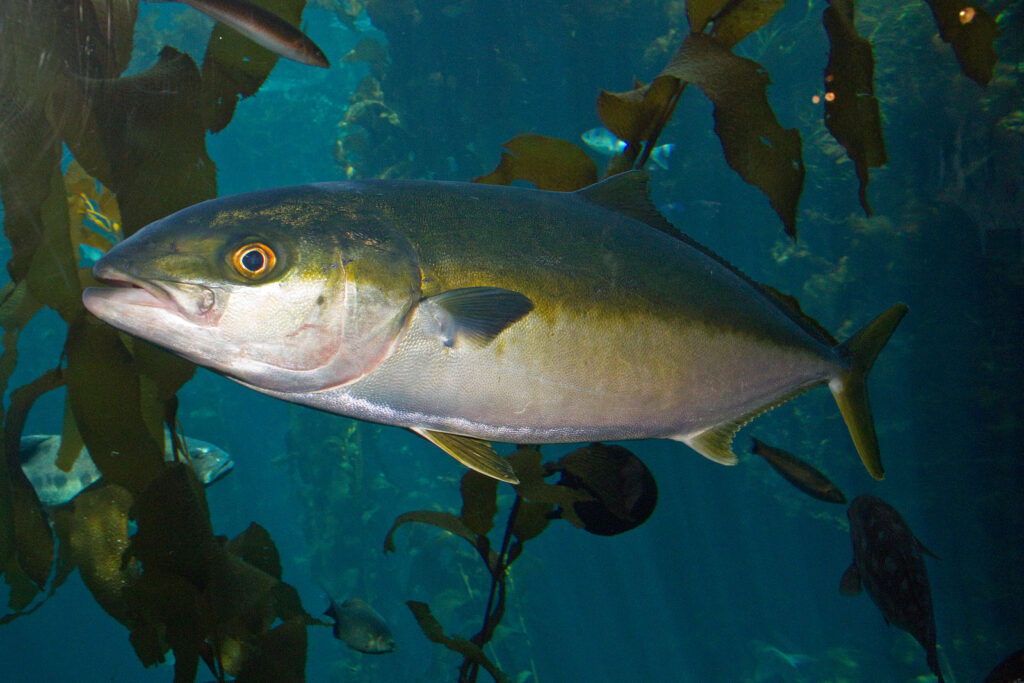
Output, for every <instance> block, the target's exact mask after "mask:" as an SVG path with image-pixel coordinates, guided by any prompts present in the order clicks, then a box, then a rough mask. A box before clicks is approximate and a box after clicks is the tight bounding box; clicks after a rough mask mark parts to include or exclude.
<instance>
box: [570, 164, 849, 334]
mask: <svg viewBox="0 0 1024 683" xmlns="http://www.w3.org/2000/svg"><path fill="white" fill-rule="evenodd" d="M649 185H650V176H649V175H648V173H647V172H646V171H639V170H637V171H626V172H625V173H619V174H617V175H613V176H611V177H610V178H606V179H604V180H602V181H601V182H598V183H594V184H593V185H589V186H587V187H584V188H583V189H582V190H577V191H576V194H577V195H578V196H579V197H580V198H582V199H584V200H586V201H588V202H590V203H591V204H597V205H598V206H601V207H604V208H606V209H608V210H610V211H614V212H616V213H621V214H623V215H626V216H629V217H630V218H632V219H634V220H638V221H640V222H641V223H646V224H647V225H649V226H651V227H652V228H655V229H657V230H660V231H661V232H664V233H666V234H668V235H671V236H672V237H675V238H676V239H678V240H680V241H682V242H685V243H686V244H688V245H689V246H691V247H693V248H694V249H696V250H697V251H699V252H701V253H702V254H704V255H705V256H707V257H708V258H710V259H713V260H714V261H716V262H717V263H719V264H721V265H722V266H723V267H724V268H726V269H728V270H729V271H731V272H732V273H733V274H735V275H736V276H737V277H739V278H740V279H742V280H744V281H745V282H746V283H747V284H749V285H750V286H751V287H753V288H755V289H757V290H758V291H759V292H761V293H762V294H764V295H766V296H767V297H768V300H769V301H771V302H772V304H774V305H775V307H776V308H778V309H779V310H780V311H782V313H783V314H785V315H786V316H787V317H788V318H790V319H791V320H792V321H793V322H794V323H796V324H797V325H799V326H800V327H802V328H803V329H804V330H805V331H806V332H807V333H808V334H810V335H811V336H813V337H814V338H816V339H818V340H819V341H821V342H822V343H824V344H828V345H829V346H835V344H836V340H835V337H833V336H832V335H831V334H830V333H829V332H828V330H826V329H825V328H824V327H823V326H822V325H821V323H819V322H818V321H817V320H815V319H814V318H812V317H811V316H810V315H808V314H807V313H805V312H804V311H803V309H802V308H801V307H800V303H799V302H798V301H797V300H796V298H795V297H793V296H792V295H788V294H783V293H782V292H780V291H779V290H777V289H775V288H773V287H769V286H767V285H763V284H761V283H760V282H757V281H756V280H754V279H752V278H751V277H749V276H748V275H747V274H746V273H744V272H743V271H741V270H740V269H739V268H737V267H736V266H734V265H733V264H731V263H729V262H728V261H726V260H725V259H724V258H722V257H721V256H719V255H718V254H716V253H715V252H713V251H711V250H710V249H708V248H707V247H705V246H704V245H703V244H701V243H699V242H697V241H696V240H694V239H693V238H692V237H690V236H689V235H687V234H686V233H684V232H682V231H681V230H679V228H677V227H675V226H674V225H672V223H671V222H670V221H669V220H668V219H667V218H665V217H664V216H663V215H662V214H661V212H660V211H659V210H658V207H656V206H655V205H654V203H653V202H652V201H651V199H650V188H649Z"/></svg>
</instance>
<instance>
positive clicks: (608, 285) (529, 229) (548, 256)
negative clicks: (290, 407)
mask: <svg viewBox="0 0 1024 683" xmlns="http://www.w3.org/2000/svg"><path fill="white" fill-rule="evenodd" d="M666 231H670V232H675V233H676V234H677V235H678V232H677V231H675V228H673V227H672V226H671V225H670V224H669V223H668V221H666V220H665V219H664V218H663V217H662V216H661V214H659V213H658V212H657V209H655V208H654V206H653V205H652V204H651V203H650V200H649V199H648V197H647V176H646V174H644V173H642V172H631V173H626V174H622V175H619V176H615V177H612V178H610V179H608V180H605V181H603V182H601V183H598V184H596V185H592V186H590V187H588V188H585V189H583V190H580V191H578V192H574V193H561V192H543V191H539V190H531V189H526V188H518V187H502V186H491V185H479V184H472V183H450V182H433V181H386V180H385V181H374V180H368V181H349V182H338V183H320V184H313V185H303V186H298V187H289V188H278V189H273V190H266V191H262V192H254V193H250V194H243V195H236V196H232V197H224V198H220V199H214V200H211V201H207V202H204V203H202V204H197V205H195V206H192V207H189V208H187V209H184V210H182V211H180V212H178V213H176V214H173V215H171V216H168V217H167V218H164V219H162V220H160V221H157V222H155V223H153V224H151V225H149V226H147V227H146V228H144V229H142V230H140V231H139V232H138V233H137V234H135V235H133V236H132V237H131V238H129V239H127V240H125V241H124V242H122V243H120V244H118V245H117V246H116V247H114V248H113V249H111V251H110V252H109V253H107V254H106V255H105V256H104V257H103V258H102V259H100V261H99V262H98V263H97V264H96V265H95V266H94V268H93V273H94V275H95V276H96V278H97V279H99V280H101V281H103V282H105V283H107V284H110V285H114V286H113V287H106V288H98V287H91V288H88V289H87V290H86V291H85V292H84V294H83V298H84V301H85V306H86V308H88V309H89V310H90V311H91V312H92V313H93V314H95V315H96V316H97V317H99V318H100V319H102V320H104V321H106V322H108V323H110V324H111V325H113V326H115V327H117V328H119V329H121V330H124V331H126V332H129V333H130V334H133V335H136V336H139V337H142V338H144V339H147V340H149V341H151V342H154V343H156V344H158V345H160V346H163V347H165V348H168V349H170V350H172V351H174V352H176V353H178V354H179V355H181V356H183V357H185V358H187V359H189V360H191V361H193V362H196V363H199V364H200V365H204V366H207V367H209V368H212V369H214V370H216V371H218V372H220V373H222V374H224V375H227V376H228V377H230V378H232V379H234V380H236V381H238V382H241V383H242V384H245V385H247V386H250V387H252V388H254V389H257V390H259V391H262V392H264V393H267V394H270V395H271V396H276V397H278V398H282V399H285V400H287V401H292V402H295V403H300V404H304V405H308V406H313V407H315V408H320V409H322V410H326V411H329V412H333V413H339V414H342V415H348V416H350V417H355V418H359V419H363V420H371V421H374V422H380V423H384V424H390V425H399V426H402V427H408V428H410V429H412V430H413V431H415V432H417V433H419V434H421V435H422V436H424V437H426V438H427V439H429V440H430V441H432V442H433V443H435V444H437V445H438V446H440V447H441V448H442V449H444V450H445V451H447V452H448V453H449V454H451V455H453V456H454V457H456V458H457V459H459V460H460V461H462V462H463V463H465V464H467V465H468V466H470V467H473V468H474V469H477V470H478V471H480V472H483V473H485V474H488V475H490V476H494V477H497V478H499V479H503V480H506V481H511V482H515V481H516V479H515V475H514V473H513V472H512V471H511V468H510V467H509V465H508V464H507V463H506V462H505V461H504V460H503V459H502V458H500V457H498V456H496V455H495V453H494V451H493V449H492V448H491V447H490V444H489V443H488V441H504V442H511V443H531V444H540V443H557V442H561V443H572V442H590V441H615V440H623V439H645V438H650V437H660V438H669V439H675V440H677V441H682V442H684V443H686V444H688V445H689V446H691V447H692V448H694V449H695V450H697V451H698V452H699V453H701V454H702V455H705V456H707V457H709V458H711V459H713V460H715V461H718V462H721V463H725V464H734V463H735V462H736V456H735V455H734V454H733V452H732V450H731V441H732V437H733V435H734V434H735V432H736V431H737V429H739V427H740V426H742V425H743V424H744V423H746V422H747V421H749V420H751V419H753V418H754V417H756V416H757V415H759V414H761V413H763V412H765V411H767V410H769V409H770V408H773V407H775V406H777V405H779V404H780V403H782V402H784V401H786V400H787V399H789V398H792V397H793V396H795V395H797V394H799V393H801V392H802V391H804V390H806V389H808V388H810V387H813V386H816V385H819V384H824V383H827V384H828V385H829V387H830V388H831V390H832V393H833V394H834V395H835V397H836V400H837V401H838V403H839V407H840V409H841V411H842V413H843V416H844V418H845V419H846V423H847V425H848V427H849V429H850V432H851V435H852V436H853V440H854V442H855V444H856V447H857V450H858V451H859V452H860V456H861V458H862V460H863V461H864V464H865V465H866V466H867V468H868V471H869V472H870V473H871V474H872V475H874V476H875V477H879V478H880V477H881V476H882V472H883V470H882V465H881V460H880V458H879V454H878V443H877V438H876V436H875V431H874V427H873V425H872V420H871V414H870V408H869V406H868V399H867V391H866V387H865V380H866V375H867V372H868V370H869V368H870V367H871V364H872V362H873V361H874V358H875V355H876V354H877V353H878V352H879V351H880V350H881V348H882V346H883V345H884V344H885V342H886V340H887V339H888V337H889V335H890V334H891V333H892V331H893V329H895V327H896V325H897V323H898V322H899V320H900V318H901V317H902V316H903V314H904V313H905V311H906V307H905V306H903V305H902V304H899V305H896V306H893V307H892V308H890V309H889V310H888V311H886V312H885V313H883V314H882V315H881V316H879V317H878V318H877V319H876V320H875V321H874V322H872V323H870V324H869V325H868V326H867V327H866V328H865V329H863V330H861V331H860V332H858V333H857V334H856V335H854V336H853V337H852V338H851V339H849V340H847V341H846V342H845V343H843V344H838V345H836V344H835V343H834V341H833V340H832V339H831V338H830V337H829V336H828V335H827V334H826V333H824V332H823V331H821V330H820V329H819V328H817V327H816V326H815V325H814V324H812V323H811V322H809V321H808V320H807V319H805V318H803V317H802V316H801V315H800V314H799V313H798V312H797V311H796V310H794V309H792V308H791V307H789V306H787V305H786V304H785V303H783V302H782V301H781V300H780V299H779V298H778V297H776V296H774V295H773V294H771V293H770V292H769V291H768V290H767V289H766V288H763V287H761V286H759V285H757V284H755V283H754V282H752V281H751V280H749V279H747V278H746V277H744V276H743V275H742V274H740V273H739V272H738V271H736V270H735V269H734V268H732V267H730V266H729V265H727V264H726V263H725V262H723V261H722V260H721V259H719V258H718V257H716V256H714V255H712V254H711V253H710V252H708V251H707V250H706V249H705V248H703V247H701V246H699V245H697V244H696V243H694V242H692V241H691V240H689V239H688V238H685V237H683V238H682V239H680V238H678V237H673V236H672V235H670V234H667V233H666Z"/></svg>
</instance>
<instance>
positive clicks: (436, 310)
mask: <svg viewBox="0 0 1024 683" xmlns="http://www.w3.org/2000/svg"><path fill="white" fill-rule="evenodd" d="M420 307H421V308H423V309H424V310H425V312H426V313H428V314H429V315H430V316H431V318H432V320H433V322H434V323H435V325H436V330H435V331H436V333H437V335H438V337H439V338H440V339H441V343H443V344H444V345H445V346H448V347H451V346H454V345H455V343H456V342H458V341H463V340H464V341H466V342H468V343H469V344H471V345H473V346H475V347H483V346H486V345H487V344H489V343H490V342H491V341H493V340H494V338H495V337H497V336H498V335H499V334H501V332H502V331H503V330H505V328H507V327H508V326H509V325H512V324H513V323H515V322H516V321H517V320H519V319H520V318H522V317H523V316H525V315H526V314H527V313H529V312H530V311H532V310H533V302H532V301H531V300H530V299H529V297H527V296H526V295H525V294H521V293H519V292H516V291H513V290H511V289H502V288H501V287H463V288H461V289H452V290H449V291H447V292H442V293H441V294H437V295H435V296H432V297H429V298H427V299H424V300H423V302H422V303H421V304H420Z"/></svg>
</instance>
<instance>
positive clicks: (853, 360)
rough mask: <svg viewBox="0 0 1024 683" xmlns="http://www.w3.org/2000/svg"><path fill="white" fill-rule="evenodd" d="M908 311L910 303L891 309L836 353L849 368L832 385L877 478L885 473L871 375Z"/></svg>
mask: <svg viewBox="0 0 1024 683" xmlns="http://www.w3.org/2000/svg"><path fill="white" fill-rule="evenodd" d="M907 310H908V309H907V305H906V304H902V303H900V304H895V305H894V306H891V307H890V308H889V309H887V310H886V311H885V312H884V313H882V314H881V315H879V316H878V317H877V318H875V319H874V320H872V321H871V322H870V323H868V324H867V325H865V326H864V327H863V328H862V329H861V330H860V331H859V332H857V333H856V334H855V335H853V336H852V337H850V338H849V339H847V340H846V341H845V342H843V343H842V344H840V345H839V346H837V347H836V353H837V354H838V355H839V357H840V358H841V359H842V360H843V361H844V362H846V364H847V365H848V367H849V369H848V370H847V371H846V372H844V373H843V374H841V375H839V376H837V377H834V378H833V379H832V380H831V381H830V382H829V385H828V387H829V389H831V390H832V395H833V396H834V397H835V399H836V403H837V404H838V405H839V412H840V413H842V415H843V420H844V421H845V422H846V428H847V429H849V430H850V436H851V437H852V438H853V444H854V446H856V447H857V453H858V454H859V455H860V459H861V461H862V462H863V463H864V467H866V468H867V470H868V472H869V473H870V474H871V476H872V477H874V478H875V479H882V478H883V476H884V475H885V470H884V468H883V467H882V458H881V456H880V455H879V452H878V436H877V435H876V434H875V425H874V421H873V420H872V419H871V404H870V403H869V402H868V388H867V378H868V372H869V371H870V370H871V366H872V365H874V363H875V358H876V357H877V356H878V353H879V352H880V351H881V350H882V347H884V346H885V344H886V342H888V341H889V337H890V336H891V335H892V333H893V331H894V330H895V329H896V326H897V325H899V323H900V320H902V319H903V316H904V315H906V313H907Z"/></svg>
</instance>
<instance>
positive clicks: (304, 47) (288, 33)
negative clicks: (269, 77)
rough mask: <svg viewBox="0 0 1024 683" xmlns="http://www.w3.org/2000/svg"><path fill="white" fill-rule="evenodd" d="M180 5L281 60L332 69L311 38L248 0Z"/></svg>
mask: <svg viewBox="0 0 1024 683" xmlns="http://www.w3.org/2000/svg"><path fill="white" fill-rule="evenodd" d="M158 1H159V0H158ZM178 1H179V2H181V3H183V4H186V5H188V6H189V7H191V8H193V9H196V10H198V11H200V12H202V13H203V14H205V15H206V16H208V17H210V18H211V19H214V20H216V21H219V22H220V23H222V24H224V25H225V26H227V27H229V28H232V29H234V30H235V31H238V32H239V33H241V34H242V35H243V36H245V37H246V38H248V39H249V40H251V41H253V42H254V43H256V44H258V45H262V46H263V47H265V48H267V49H268V50H270V51H271V52H273V53H274V54H277V55H280V56H281V57H285V58H287V59H291V60H293V61H296V62H299V63H300V64H308V65H309V66H319V67H323V68H324V69H326V68H328V67H329V66H330V65H331V63H330V62H329V61H328V60H327V57H326V55H324V53H323V50H321V49H320V48H319V47H318V46H317V44H316V43H314V42H313V41H312V40H310V38H309V36H307V35H306V34H305V33H303V32H302V31H300V30H299V29H297V28H295V27H294V26H292V25H291V24H289V23H288V22H287V21H285V20H284V19H282V18H281V17H279V16H277V15H276V14H274V13H273V12H270V11H268V10H265V9H263V8H262V7H260V6H259V5H254V4H252V3H251V2H247V0H178Z"/></svg>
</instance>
